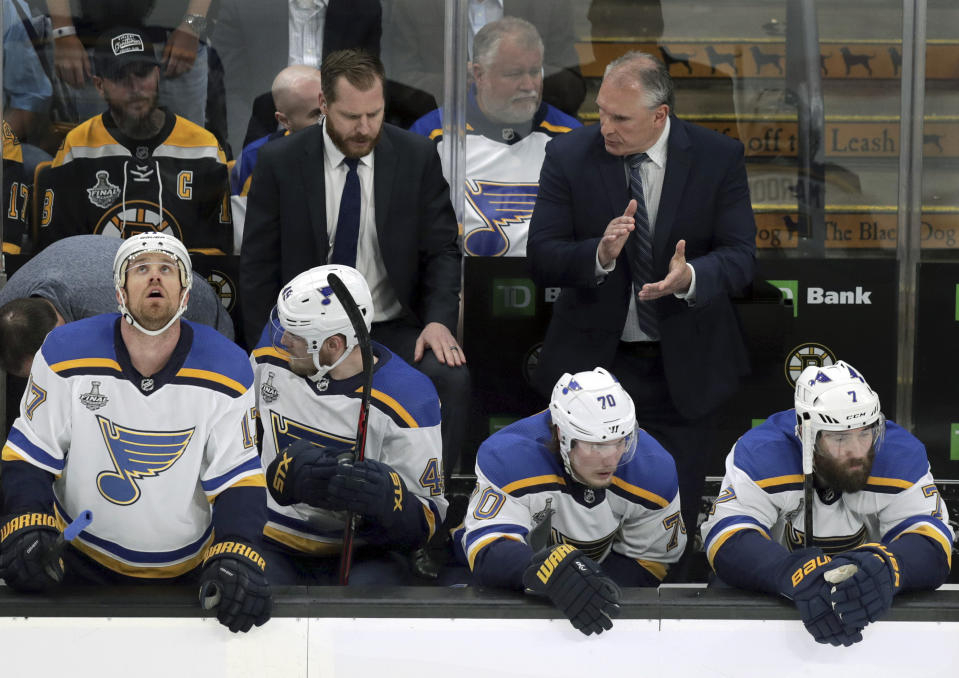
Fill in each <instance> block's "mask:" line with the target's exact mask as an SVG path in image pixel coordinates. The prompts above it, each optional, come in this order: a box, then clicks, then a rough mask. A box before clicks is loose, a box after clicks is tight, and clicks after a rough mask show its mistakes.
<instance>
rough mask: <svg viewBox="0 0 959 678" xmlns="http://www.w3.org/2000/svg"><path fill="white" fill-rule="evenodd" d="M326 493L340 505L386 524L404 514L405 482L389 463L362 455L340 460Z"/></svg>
mask: <svg viewBox="0 0 959 678" xmlns="http://www.w3.org/2000/svg"><path fill="white" fill-rule="evenodd" d="M329 494H330V498H331V499H332V500H333V501H334V502H338V503H339V504H340V505H342V507H343V508H345V509H348V510H350V511H353V512H354V513H359V514H360V515H361V516H363V517H365V518H370V519H372V520H374V521H376V522H377V523H378V524H379V525H380V526H381V527H386V528H388V527H390V526H391V525H392V524H393V523H394V522H396V520H398V519H400V518H401V517H402V516H403V508H404V502H405V501H406V483H404V482H403V479H402V478H401V477H400V474H399V473H397V472H396V471H394V470H393V469H392V468H390V467H389V466H388V465H386V464H383V463H381V462H378V461H375V460H373V459H364V460H363V461H358V462H355V463H352V464H349V463H344V464H339V466H337V469H336V475H335V476H333V478H332V479H331V480H330V485H329Z"/></svg>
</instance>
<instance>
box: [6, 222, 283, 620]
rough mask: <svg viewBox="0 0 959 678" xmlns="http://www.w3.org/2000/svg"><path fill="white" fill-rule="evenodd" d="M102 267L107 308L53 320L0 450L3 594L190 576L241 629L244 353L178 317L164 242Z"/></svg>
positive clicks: (259, 523)
mask: <svg viewBox="0 0 959 678" xmlns="http://www.w3.org/2000/svg"><path fill="white" fill-rule="evenodd" d="M113 272H114V280H115V283H116V296H117V301H118V303H119V308H120V314H119V315H117V314H109V315H99V316H94V317H92V318H87V319H84V320H79V321H77V322H74V323H69V324H67V325H64V326H62V327H57V328H55V329H54V330H53V331H52V332H50V334H49V335H48V336H47V338H46V340H45V341H44V343H43V346H42V347H41V349H40V351H39V352H38V353H37V356H36V358H35V359H34V361H33V369H32V371H31V374H30V380H29V383H28V385H27V389H26V391H25V392H24V395H23V399H22V400H21V404H20V416H19V418H18V419H17V420H16V422H15V423H14V425H13V428H12V429H11V431H10V435H9V436H8V438H7V443H6V445H5V446H4V448H3V457H2V459H3V461H2V464H3V465H2V474H0V482H2V483H3V492H4V496H5V506H4V515H5V518H4V519H3V523H2V530H0V572H2V576H3V578H4V579H5V580H6V583H7V584H8V585H9V586H12V587H13V588H15V589H17V590H19V591H44V590H47V589H50V588H52V587H54V586H56V585H57V584H59V583H60V582H61V581H65V582H69V583H98V584H103V583H122V582H129V581H134V580H136V581H156V580H160V579H167V580H174V579H176V580H178V581H197V580H199V583H200V598H201V603H203V604H204V607H211V606H212V605H213V604H215V603H216V601H219V606H218V612H217V618H218V619H219V621H220V622H221V623H222V624H224V625H225V626H228V627H229V628H230V630H231V631H234V632H236V631H247V630H249V629H250V628H251V627H252V626H253V625H254V624H256V625H260V624H263V623H264V622H266V621H267V619H269V617H270V607H271V595H270V587H269V584H268V583H267V581H266V576H265V574H264V571H265V569H266V563H265V561H264V558H263V556H262V555H261V554H260V553H259V545H258V544H259V541H260V535H261V533H262V530H263V524H264V522H265V519H266V492H265V488H264V479H263V469H262V466H261V465H260V459H259V456H258V455H257V450H256V444H255V439H254V432H255V429H254V428H253V424H254V421H253V416H254V412H253V408H254V405H255V402H254V397H253V391H252V390H251V387H252V385H253V374H252V371H251V370H250V365H249V362H248V361H247V358H246V355H245V354H244V353H243V351H242V350H241V349H239V348H238V347H237V346H236V345H235V344H233V343H232V342H230V341H229V340H227V339H226V338H224V337H223V336H222V335H221V334H219V333H218V332H216V331H215V330H214V329H213V328H210V327H207V326H205V325H194V324H192V323H190V322H189V321H186V320H184V319H182V318H181V317H180V316H181V315H182V313H183V311H184V309H185V308H186V305H187V302H188V300H189V295H190V282H191V280H192V275H191V274H192V271H191V265H190V257H189V254H187V251H186V249H185V248H184V247H183V244H182V243H181V242H180V241H179V240H177V239H176V238H173V237H172V236H168V235H164V234H160V233H144V234H140V235H136V236H132V237H130V238H128V239H127V240H126V241H125V242H124V243H123V245H122V246H121V247H120V249H119V250H118V251H117V255H116V258H115V259H114V264H113ZM86 510H92V512H93V523H92V525H90V526H89V527H88V528H87V529H86V530H84V531H83V532H82V533H81V534H80V535H79V536H78V537H77V538H76V539H75V540H74V541H72V542H71V544H72V545H71V546H69V547H67V548H66V549H65V550H64V551H63V557H62V559H61V558H59V557H58V555H57V554H58V549H59V548H60V545H59V544H57V536H58V534H59V533H60V530H61V529H62V528H63V526H64V525H65V524H66V523H68V522H70V521H71V520H72V519H74V518H75V517H77V516H78V515H79V514H80V513H81V512H83V511H86Z"/></svg>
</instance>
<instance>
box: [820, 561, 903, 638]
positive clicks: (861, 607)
mask: <svg viewBox="0 0 959 678" xmlns="http://www.w3.org/2000/svg"><path fill="white" fill-rule="evenodd" d="M832 564H833V565H843V564H853V565H855V566H856V567H857V570H856V572H855V574H853V575H852V576H851V577H849V578H848V579H846V580H844V581H842V582H840V583H838V584H836V585H835V586H834V587H833V588H832V590H831V592H830V600H831V601H832V606H833V609H834V610H835V611H836V613H837V614H838V615H839V618H840V619H842V621H843V623H844V624H846V625H849V626H860V627H861V626H865V625H866V624H869V623H870V622H874V621H877V620H878V619H880V618H881V617H882V616H883V615H884V614H885V613H886V610H888V609H889V608H890V607H891V606H892V597H893V596H894V595H895V594H896V593H897V592H898V591H899V587H900V585H901V582H902V577H901V576H900V572H899V561H898V560H897V559H896V556H894V555H893V554H892V552H891V551H889V550H888V549H887V548H886V547H885V546H883V545H882V544H875V543H873V544H863V545H862V546H860V547H858V548H856V549H853V550H852V551H847V552H846V553H843V554H842V555H840V556H836V557H835V558H833V561H832Z"/></svg>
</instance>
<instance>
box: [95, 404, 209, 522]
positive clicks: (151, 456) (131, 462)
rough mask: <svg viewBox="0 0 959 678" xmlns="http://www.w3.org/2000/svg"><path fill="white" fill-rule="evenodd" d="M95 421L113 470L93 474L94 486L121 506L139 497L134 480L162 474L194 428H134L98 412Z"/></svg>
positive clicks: (177, 456) (178, 456)
mask: <svg viewBox="0 0 959 678" xmlns="http://www.w3.org/2000/svg"><path fill="white" fill-rule="evenodd" d="M97 423H99V424H100V432H101V433H102V434H103V441H104V442H105V443H106V444H107V450H108V451H109V452H110V458H111V459H112V460H113V470H112V471H103V472H101V473H100V474H99V475H98V476H97V488H98V489H99V490H100V494H101V495H103V498H104V499H106V500H107V501H109V502H111V503H113V504H120V505H121V506H127V505H129V504H132V503H134V502H135V501H136V500H137V499H139V498H140V487H139V485H137V481H138V480H142V479H144V478H152V477H154V476H156V475H158V474H160V473H163V472H164V471H166V470H167V469H169V468H170V467H171V466H173V464H174V463H176V460H177V459H179V458H180V457H181V456H183V452H184V451H185V450H186V448H187V446H188V445H189V444H190V440H191V439H192V438H193V432H194V431H195V430H196V429H195V428H189V429H185V430H183V431H137V430H135V429H132V428H127V427H125V426H119V425H117V424H114V423H113V422H112V421H110V420H109V419H107V418H105V417H101V416H100V415H97Z"/></svg>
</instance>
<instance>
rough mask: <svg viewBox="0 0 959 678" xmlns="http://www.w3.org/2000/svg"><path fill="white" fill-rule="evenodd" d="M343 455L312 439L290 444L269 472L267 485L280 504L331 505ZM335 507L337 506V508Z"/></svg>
mask: <svg viewBox="0 0 959 678" xmlns="http://www.w3.org/2000/svg"><path fill="white" fill-rule="evenodd" d="M341 452H343V450H342V449H336V448H333V447H318V446H317V445H314V444H313V443H311V442H310V441H308V440H297V441H295V442H293V443H290V444H289V445H287V446H286V447H285V448H283V451H282V452H280V454H279V455H277V457H276V458H275V459H274V460H273V461H272V462H270V465H269V466H268V467H267V469H266V486H267V487H268V488H269V489H270V494H271V495H272V496H273V499H275V500H276V503H277V504H280V505H281V506H289V505H290V504H299V503H304V504H309V505H311V506H319V507H320V508H331V507H330V506H328V505H327V501H328V496H327V489H328V486H329V483H330V478H332V477H333V476H334V474H336V457H337V455H338V454H340V453H341ZM333 508H335V507H333Z"/></svg>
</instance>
